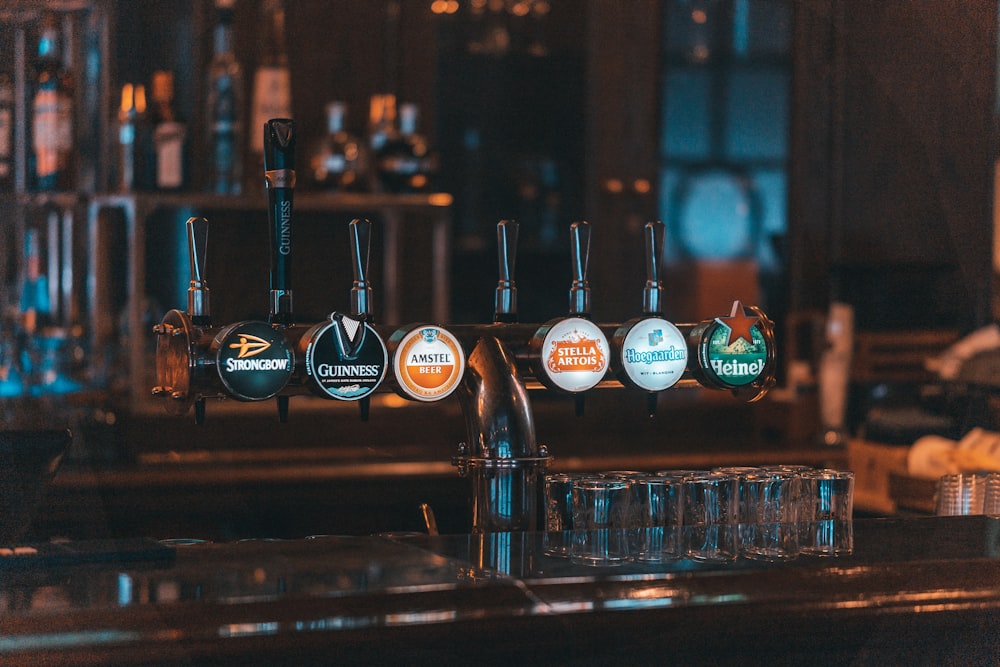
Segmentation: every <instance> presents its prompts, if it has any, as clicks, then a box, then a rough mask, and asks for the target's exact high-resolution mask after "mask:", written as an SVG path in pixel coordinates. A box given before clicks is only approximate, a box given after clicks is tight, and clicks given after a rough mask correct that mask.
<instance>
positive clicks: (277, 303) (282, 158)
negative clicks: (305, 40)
mask: <svg viewBox="0 0 1000 667" xmlns="http://www.w3.org/2000/svg"><path fill="white" fill-rule="evenodd" d="M295 137H296V131H295V121H294V120H290V119H287V118H274V119H271V120H269V121H267V123H265V124H264V186H265V188H266V190H267V203H268V207H267V214H268V223H269V224H270V228H271V303H270V306H271V312H270V318H269V320H270V322H271V323H272V324H280V325H288V324H291V323H292V288H291V282H290V278H291V265H292V201H293V194H294V192H295Z"/></svg>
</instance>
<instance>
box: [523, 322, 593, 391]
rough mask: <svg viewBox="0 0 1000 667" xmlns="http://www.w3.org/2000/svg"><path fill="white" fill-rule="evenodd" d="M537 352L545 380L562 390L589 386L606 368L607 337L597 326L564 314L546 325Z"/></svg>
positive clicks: (574, 389) (582, 388) (573, 389)
mask: <svg viewBox="0 0 1000 667" xmlns="http://www.w3.org/2000/svg"><path fill="white" fill-rule="evenodd" d="M539 352H540V355H541V366H542V370H543V371H544V373H545V375H546V376H547V377H548V379H549V382H550V383H551V384H553V385H555V386H556V387H558V388H559V389H562V390H564V391H569V392H581V391H586V390H588V389H591V388H593V387H595V386H596V385H597V384H598V383H599V382H600V381H601V380H603V379H604V374H605V373H606V372H607V370H608V360H609V358H610V354H609V347H608V339H607V337H606V336H605V335H604V332H603V331H601V328H600V327H599V326H597V325H596V324H594V323H593V322H591V321H590V320H585V319H583V318H582V317H568V318H566V319H563V320H559V321H557V322H556V323H555V324H553V325H552V326H551V327H549V330H548V332H546V334H545V338H544V340H543V341H542V345H541V349H540V351H539Z"/></svg>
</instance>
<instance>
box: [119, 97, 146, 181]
mask: <svg viewBox="0 0 1000 667" xmlns="http://www.w3.org/2000/svg"><path fill="white" fill-rule="evenodd" d="M149 136H150V132H149V123H148V120H147V118H146V88H145V86H143V85H142V84H138V85H136V84H132V83H126V84H125V85H124V86H122V95H121V103H120V104H119V106H118V189H119V191H121V192H131V191H133V190H149V189H150V187H151V179H150V178H149V161H148V159H147V153H148V151H147V149H146V146H147V144H148V143H149Z"/></svg>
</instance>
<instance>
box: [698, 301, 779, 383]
mask: <svg viewBox="0 0 1000 667" xmlns="http://www.w3.org/2000/svg"><path fill="white" fill-rule="evenodd" d="M698 357H699V361H700V362H701V366H702V367H703V368H704V369H705V371H706V372H707V373H708V374H709V375H713V376H715V379H717V380H718V381H719V382H720V383H721V384H723V385H727V386H730V387H741V386H743V385H747V384H750V383H751V382H753V381H754V380H756V379H757V378H758V377H760V375H761V373H763V372H764V366H765V365H766V363H767V344H766V343H765V342H764V334H763V333H762V331H761V329H760V320H759V318H757V317H747V315H746V313H745V312H744V311H743V305H742V304H741V303H740V302H739V301H736V302H735V303H733V310H732V313H731V314H730V316H729V317H717V318H716V319H715V323H714V324H713V325H712V327H711V328H710V330H709V333H708V335H706V336H705V337H704V338H703V339H702V341H701V345H700V348H699V350H698Z"/></svg>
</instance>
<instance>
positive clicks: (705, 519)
mask: <svg viewBox="0 0 1000 667" xmlns="http://www.w3.org/2000/svg"><path fill="white" fill-rule="evenodd" d="M997 489H998V491H1000V476H998V484H997ZM998 497H1000V493H998ZM545 503H546V525H545V530H546V534H545V548H546V554H547V555H550V556H556V557H566V558H569V559H570V560H572V561H573V562H575V563H581V564H587V565H615V564H620V563H625V562H630V561H631V562H642V563H662V562H669V561H676V560H681V559H689V560H692V561H701V562H716V563H718V562H732V561H735V560H737V559H738V558H741V557H742V558H749V559H755V560H765V561H785V560H791V559H794V558H797V557H798V556H799V555H801V554H809V555H815V556H840V555H845V554H850V553H852V552H853V549H854V543H853V523H852V516H853V511H854V473H853V472H850V471H843V470H830V469H816V468H811V467H809V466H793V465H778V466H760V467H739V468H735V467H726V468H716V469H712V470H660V471H656V472H642V471H631V470H617V471H608V472H600V473H551V474H549V475H546V478H545ZM998 504H1000V501H998Z"/></svg>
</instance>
